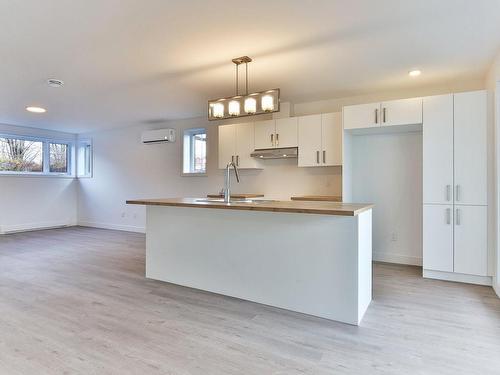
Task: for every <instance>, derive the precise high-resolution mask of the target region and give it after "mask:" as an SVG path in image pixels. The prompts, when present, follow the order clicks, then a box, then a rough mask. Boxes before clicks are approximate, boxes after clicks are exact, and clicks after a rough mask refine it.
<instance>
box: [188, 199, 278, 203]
mask: <svg viewBox="0 0 500 375" xmlns="http://www.w3.org/2000/svg"><path fill="white" fill-rule="evenodd" d="M196 202H206V203H224V199H223V198H203V199H197V200H196ZM269 202H276V201H275V200H270V199H243V198H241V199H238V198H231V200H230V201H229V202H228V203H227V204H231V203H269Z"/></svg>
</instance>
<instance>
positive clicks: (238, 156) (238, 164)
mask: <svg viewBox="0 0 500 375" xmlns="http://www.w3.org/2000/svg"><path fill="white" fill-rule="evenodd" d="M236 166H238V167H239V166H240V155H236Z"/></svg>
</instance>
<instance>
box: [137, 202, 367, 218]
mask: <svg viewBox="0 0 500 375" xmlns="http://www.w3.org/2000/svg"><path fill="white" fill-rule="evenodd" d="M200 199H203V198H167V199H136V200H128V201H127V204H138V205H146V206H174V207H194V208H216V209H226V210H243V211H245V210H246V211H270V212H290V213H301V214H318V215H337V216H356V215H358V214H360V213H361V212H363V211H366V210H369V209H371V208H372V207H373V205H372V204H357V203H340V202H304V201H271V200H262V201H261V202H231V203H224V202H206V201H200Z"/></svg>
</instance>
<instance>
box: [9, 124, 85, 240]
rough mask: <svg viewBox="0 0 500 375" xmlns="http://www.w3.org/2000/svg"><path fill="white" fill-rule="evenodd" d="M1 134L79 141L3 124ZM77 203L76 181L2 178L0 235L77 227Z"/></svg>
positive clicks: (22, 177)
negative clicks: (22, 231) (67, 226)
mask: <svg viewBox="0 0 500 375" xmlns="http://www.w3.org/2000/svg"><path fill="white" fill-rule="evenodd" d="M0 133H5V134H19V135H35V136H40V137H55V138H58V139H61V140H62V139H64V140H74V139H75V135H74V134H69V133H62V132H54V131H47V130H40V129H34V128H24V127H18V126H10V125H2V124H0ZM77 201H78V186H77V181H76V180H75V179H73V178H65V177H47V176H37V177H34V176H5V175H0V233H5V232H11V231H19V230H29V229H38V228H47V227H56V226H64V225H75V224H76V222H77Z"/></svg>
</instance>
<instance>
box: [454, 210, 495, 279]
mask: <svg viewBox="0 0 500 375" xmlns="http://www.w3.org/2000/svg"><path fill="white" fill-rule="evenodd" d="M454 214H455V215H454V216H455V228H454V231H455V253H454V267H453V271H454V272H457V273H464V274H468V275H477V276H486V275H487V272H488V253H487V249H488V246H487V233H486V231H487V206H462V205H455V212H454Z"/></svg>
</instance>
